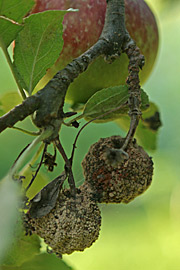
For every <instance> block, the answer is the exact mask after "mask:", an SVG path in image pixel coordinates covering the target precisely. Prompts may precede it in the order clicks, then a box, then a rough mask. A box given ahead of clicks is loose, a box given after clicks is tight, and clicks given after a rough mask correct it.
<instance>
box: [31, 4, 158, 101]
mask: <svg viewBox="0 0 180 270" xmlns="http://www.w3.org/2000/svg"><path fill="white" fill-rule="evenodd" d="M68 8H74V9H78V10H79V11H78V12H70V13H68V14H66V15H65V17H64V21H63V25H64V33H63V39H64V47H63V50H62V52H61V54H60V57H59V59H58V60H57V62H56V64H55V65H54V66H53V67H52V68H51V69H50V70H49V71H48V73H47V75H46V77H45V78H44V83H47V80H48V79H49V78H51V77H52V76H53V75H54V74H55V73H56V72H57V71H58V70H60V69H62V68H64V67H65V66H66V64H68V63H69V62H70V61H72V60H73V59H74V58H76V57H78V56H79V55H81V54H82V53H83V52H84V51H86V50H87V49H88V48H89V47H90V46H92V45H93V44H94V43H95V42H96V41H97V40H98V38H99V36H100V34H101V32H102V29H103V25H104V20H105V12H106V0H36V5H35V7H34V9H33V11H32V12H33V13H37V12H42V11H45V10H53V9H56V10H57V9H59V10H66V9H68ZM125 15H126V17H125V18H126V27H127V30H128V31H129V33H130V35H131V37H132V38H133V39H134V40H135V41H136V44H137V45H138V46H139V48H140V50H141V53H142V54H143V55H144V56H145V66H144V68H143V70H142V72H140V80H141V84H143V83H144V82H145V81H146V79H147V78H148V76H149V74H150V72H151V70H152V68H153V65H154V62H155V59H156V55H157V51H158V42H159V36H158V28H157V23H156V20H155V17H154V15H153V13H152V11H151V10H150V8H149V7H148V5H147V4H146V3H145V2H144V0H125ZM127 72H128V58H127V56H126V55H125V54H122V55H121V56H120V58H118V59H117V60H115V61H114V62H113V63H112V64H108V63H106V62H105V61H104V59H103V57H99V58H98V59H96V60H95V61H94V62H93V63H92V64H91V65H90V66H89V68H88V69H87V70H86V71H85V72H84V73H83V74H81V75H80V76H79V77H78V78H77V79H76V80H75V81H74V82H73V83H72V84H71V86H70V87H69V89H68V92H67V97H66V98H67V100H68V101H69V102H71V104H77V103H85V102H86V101H87V100H88V98H89V97H91V96H92V94H94V93H95V92H96V91H98V90H100V89H102V88H106V87H110V86H116V85H120V84H124V83H125V80H126V77H127V74H128V73H127Z"/></svg>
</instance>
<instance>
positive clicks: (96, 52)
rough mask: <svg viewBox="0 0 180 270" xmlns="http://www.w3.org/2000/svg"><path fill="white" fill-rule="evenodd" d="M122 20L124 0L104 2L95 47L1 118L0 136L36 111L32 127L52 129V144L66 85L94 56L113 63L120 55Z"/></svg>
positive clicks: (58, 126) (57, 127)
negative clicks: (103, 57)
mask: <svg viewBox="0 0 180 270" xmlns="http://www.w3.org/2000/svg"><path fill="white" fill-rule="evenodd" d="M124 16H125V15H124V0H108V1H107V11H106V19H105V25H104V28H103V31H102V34H101V36H100V38H99V40H98V41H97V43H96V44H94V46H92V47H91V48H90V49H89V50H87V51H86V52H85V53H83V54H82V55H81V56H79V57H78V58H76V59H74V60H73V61H72V62H71V63H70V64H68V65H67V66H66V67H65V68H64V69H63V70H61V71H59V72H58V73H57V74H56V75H55V76H54V78H53V79H52V80H51V81H50V82H49V83H48V84H47V85H46V86H45V87H44V88H43V89H42V90H41V91H39V92H38V93H37V94H35V95H34V96H32V97H29V98H27V99H26V100H25V101H24V102H23V103H22V104H21V105H19V106H18V107H16V108H15V109H14V110H12V111H10V112H9V113H7V114H6V115H5V116H3V117H1V118H0V132H2V131H3V130H5V129H6V128H7V127H12V126H13V125H14V124H15V123H17V122H18V121H22V120H23V119H25V118H26V117H27V116H28V115H30V114H32V113H33V112H35V111H36V114H35V118H34V123H35V124H36V125H37V126H38V127H40V128H42V127H45V126H47V125H51V126H53V127H54V134H53V136H52V137H51V138H50V141H52V140H54V139H55V138H56V137H57V135H58V132H59V129H60V126H61V123H62V119H63V115H64V114H63V105H64V99H65V95H66V92H67V89H68V87H69V85H70V83H72V82H73V80H74V79H75V78H77V77H78V76H79V74H80V73H82V72H84V71H85V70H86V69H87V68H88V66H89V64H90V63H91V62H93V61H94V60H95V59H96V58H97V57H98V56H100V55H104V56H105V58H106V59H107V60H108V61H109V60H110V61H113V60H114V59H115V58H116V57H117V56H119V55H120V53H121V50H122V46H123V43H124V40H125V36H126V28H125V23H124Z"/></svg>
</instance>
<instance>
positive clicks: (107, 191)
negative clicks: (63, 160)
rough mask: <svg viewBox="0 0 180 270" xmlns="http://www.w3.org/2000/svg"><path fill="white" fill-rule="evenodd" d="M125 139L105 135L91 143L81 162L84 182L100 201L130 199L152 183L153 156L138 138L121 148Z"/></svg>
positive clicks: (85, 186) (116, 201) (124, 201)
mask: <svg viewBox="0 0 180 270" xmlns="http://www.w3.org/2000/svg"><path fill="white" fill-rule="evenodd" d="M123 142H124V138H122V137H120V136H112V137H109V138H102V139H100V140H99V141H98V142H97V143H95V144H93V145H92V146H91V147H90V149H89V151H88V153H87V155H86V156H85V158H84V160H83V162H82V166H83V170H84V176H85V182H84V184H83V186H84V188H87V189H88V188H89V190H90V191H91V195H92V196H93V198H94V199H95V200H96V201H97V202H99V203H121V202H122V203H128V202H130V201H132V200H133V199H134V198H135V197H137V196H139V195H140V194H142V193H143V192H144V191H145V190H146V189H147V188H148V187H149V186H150V184H151V181H152V175H153V162H152V159H151V157H149V156H148V154H147V153H146V152H145V151H144V149H143V148H142V147H141V146H139V145H137V143H136V142H135V141H133V142H131V143H130V144H129V145H128V147H127V153H126V152H122V150H121V147H122V145H123ZM108 149H110V150H108ZM123 155H124V160H123V159H122V156H123ZM114 160H115V161H114Z"/></svg>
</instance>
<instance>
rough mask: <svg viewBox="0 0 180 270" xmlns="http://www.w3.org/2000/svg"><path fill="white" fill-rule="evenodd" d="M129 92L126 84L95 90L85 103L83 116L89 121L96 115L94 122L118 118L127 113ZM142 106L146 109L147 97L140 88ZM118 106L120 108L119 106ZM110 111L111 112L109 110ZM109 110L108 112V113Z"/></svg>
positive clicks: (147, 104)
mask: <svg viewBox="0 0 180 270" xmlns="http://www.w3.org/2000/svg"><path fill="white" fill-rule="evenodd" d="M128 98H129V92H128V87H127V86H126V85H120V86H115V87H110V88H105V89H102V90H100V91H98V92H96V93H95V94H94V95H93V96H92V97H91V98H90V99H89V100H88V101H87V103H86V105H85V108H84V112H83V116H84V118H85V119H86V120H87V121H89V120H92V119H94V118H96V117H100V116H101V115H103V114H106V115H104V116H103V117H100V118H98V119H97V120H95V121H94V122H108V121H112V120H115V119H118V118H120V117H121V116H122V115H123V114H127V113H128V111H129V107H128V103H127V101H128ZM141 99H142V106H141V109H147V106H149V99H148V96H147V94H146V93H145V92H144V91H143V90H142V89H141ZM119 107H120V108H119ZM111 111H112V112H111ZM108 112H109V113H108Z"/></svg>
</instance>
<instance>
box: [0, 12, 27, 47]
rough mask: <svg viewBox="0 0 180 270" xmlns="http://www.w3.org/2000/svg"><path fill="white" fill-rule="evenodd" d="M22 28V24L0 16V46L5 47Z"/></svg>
mask: <svg viewBox="0 0 180 270" xmlns="http://www.w3.org/2000/svg"><path fill="white" fill-rule="evenodd" d="M22 28H23V26H22V25H20V24H18V23H17V22H14V21H12V20H10V19H8V18H6V17H2V16H0V33H1V34H0V46H1V47H5V48H7V47H9V45H10V44H11V42H12V41H13V40H14V39H15V38H16V36H17V34H18V33H19V31H21V30H22Z"/></svg>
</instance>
